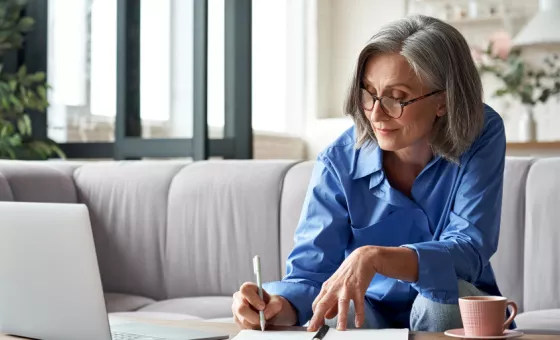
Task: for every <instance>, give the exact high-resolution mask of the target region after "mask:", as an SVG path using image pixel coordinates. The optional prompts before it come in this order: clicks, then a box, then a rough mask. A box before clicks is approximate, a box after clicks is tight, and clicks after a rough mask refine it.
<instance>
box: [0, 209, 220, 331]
mask: <svg viewBox="0 0 560 340" xmlns="http://www.w3.org/2000/svg"><path fill="white" fill-rule="evenodd" d="M0 333H4V334H9V335H15V336H20V337H26V338H34V339H43V340H76V339H80V340H128V339H130V340H132V339H134V340H136V339H142V340H148V339H158V340H161V339H165V340H179V339H182V340H219V339H228V338H229V337H228V335H227V334H223V332H218V331H217V332H215V333H212V332H211V331H210V332H206V331H204V332H200V331H195V330H189V329H183V328H179V327H167V326H160V325H149V324H146V323H141V322H124V323H122V322H119V323H114V324H113V325H111V324H110V322H109V317H108V314H107V309H106V306H105V300H104V296H103V288H102V284H101V277H100V274H99V267H98V264H97V256H96V252H95V247H94V241H93V234H92V230H91V224H90V219H89V213H88V210H87V207H86V206H85V205H83V204H61V203H26V202H25V203H24V202H0Z"/></svg>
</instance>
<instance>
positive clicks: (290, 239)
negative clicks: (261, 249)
mask: <svg viewBox="0 0 560 340" xmlns="http://www.w3.org/2000/svg"><path fill="white" fill-rule="evenodd" d="M314 165H315V162H313V161H307V162H303V163H300V164H297V165H295V166H293V167H292V168H291V169H290V170H289V171H288V172H287V173H286V178H284V186H283V188H282V204H281V206H280V261H281V268H282V275H286V260H287V259H288V255H289V254H290V252H291V251H292V248H293V247H294V234H295V231H296V227H297V226H298V222H299V218H300V215H301V210H302V207H303V201H304V199H305V194H306V193H307V187H308V186H309V180H310V179H311V173H312V171H313V166H314Z"/></svg>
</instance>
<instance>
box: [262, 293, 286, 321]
mask: <svg viewBox="0 0 560 340" xmlns="http://www.w3.org/2000/svg"><path fill="white" fill-rule="evenodd" d="M281 310H282V301H280V300H279V299H278V298H276V299H271V300H270V302H269V303H268V304H267V305H266V308H265V309H264V318H265V319H266V320H270V319H272V318H273V317H275V316H276V315H277V314H278V313H280V311H281Z"/></svg>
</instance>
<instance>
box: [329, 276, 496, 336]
mask: <svg viewBox="0 0 560 340" xmlns="http://www.w3.org/2000/svg"><path fill="white" fill-rule="evenodd" d="M458 285H459V296H481V295H487V294H486V293H484V292H483V291H481V290H479V289H478V288H476V287H475V286H473V285H472V284H470V283H468V282H466V281H462V280H459V281H458ZM365 307H366V308H365V320H364V325H363V327H362V328H369V329H380V328H391V324H390V322H389V321H388V320H387V319H386V318H385V317H384V316H383V315H381V313H379V312H378V311H376V310H375V309H373V308H371V306H370V305H369V304H367V303H366V304H365ZM355 317H356V312H355V309H354V304H353V303H351V304H350V308H349V311H348V318H347V320H348V325H347V326H348V328H355V325H354V320H355ZM337 322H338V318H337V317H335V318H334V319H330V320H325V323H326V324H327V325H329V326H331V327H336V324H337ZM462 327H463V322H462V321H461V313H460V312H459V305H456V304H443V303H438V302H434V301H432V300H429V299H427V298H425V297H423V296H421V295H418V296H417V297H416V299H415V300H414V303H413V305H412V310H411V312H410V330H411V331H425V332H444V331H446V330H448V329H454V328H462Z"/></svg>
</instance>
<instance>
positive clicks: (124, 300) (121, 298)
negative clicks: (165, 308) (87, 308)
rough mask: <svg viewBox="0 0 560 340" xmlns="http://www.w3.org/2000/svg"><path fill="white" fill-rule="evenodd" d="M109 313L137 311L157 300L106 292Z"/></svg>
mask: <svg viewBox="0 0 560 340" xmlns="http://www.w3.org/2000/svg"><path fill="white" fill-rule="evenodd" d="M104 295H105V305H106V307H107V313H115V312H129V311H135V310H137V309H139V308H141V307H144V306H146V305H148V304H150V303H154V302H155V301H154V300H152V299H148V298H146V297H143V296H135V295H128V294H120V293H105V294H104Z"/></svg>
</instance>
